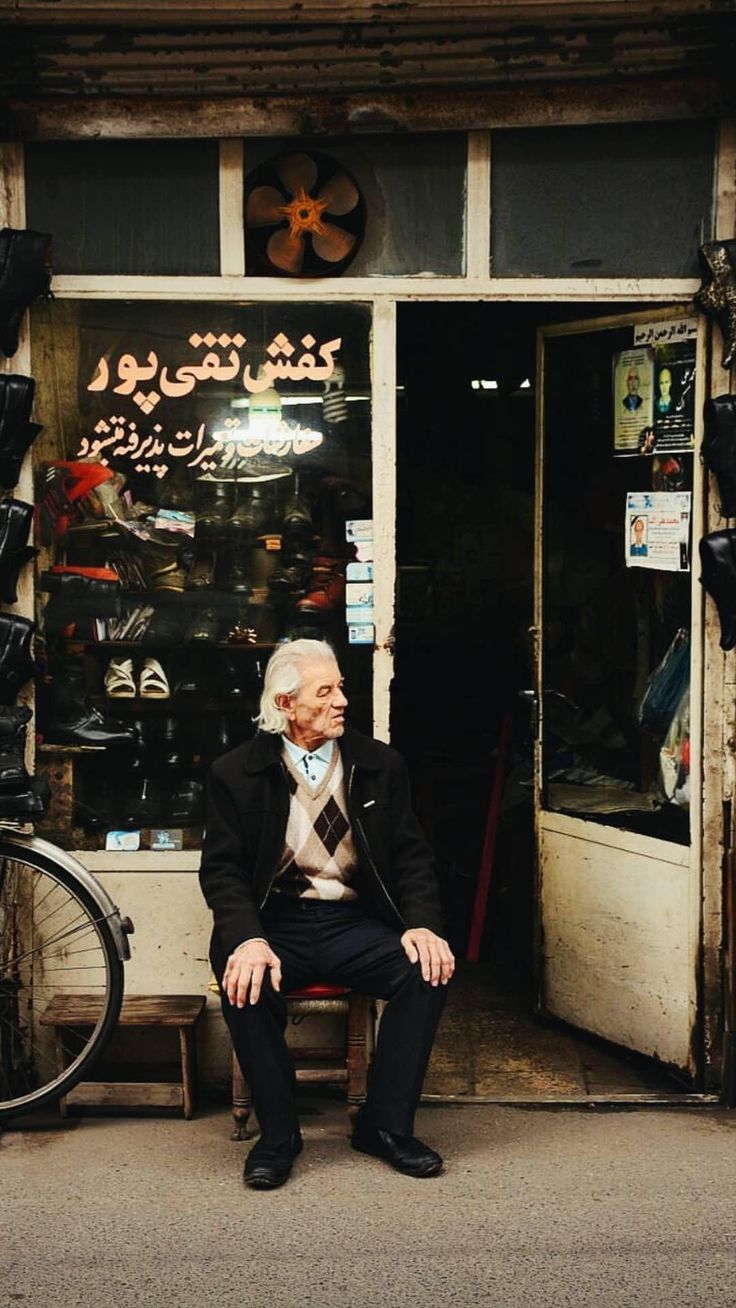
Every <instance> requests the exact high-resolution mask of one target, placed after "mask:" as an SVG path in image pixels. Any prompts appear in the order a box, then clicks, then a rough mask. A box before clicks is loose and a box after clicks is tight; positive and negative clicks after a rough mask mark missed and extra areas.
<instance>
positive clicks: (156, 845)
mask: <svg viewBox="0 0 736 1308" xmlns="http://www.w3.org/2000/svg"><path fill="white" fill-rule="evenodd" d="M183 844H184V832H183V831H182V830H181V828H180V827H176V828H172V827H166V829H164V828H159V829H157V830H155V831H152V832H151V849H156V850H159V849H181V848H182V847H183Z"/></svg>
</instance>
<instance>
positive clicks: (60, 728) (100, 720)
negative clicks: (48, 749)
mask: <svg viewBox="0 0 736 1308" xmlns="http://www.w3.org/2000/svg"><path fill="white" fill-rule="evenodd" d="M39 707H40V722H39V730H40V732H41V735H42V736H43V738H44V740H45V741H48V742H51V743H53V744H54V745H104V746H109V747H110V748H119V747H126V746H127V747H128V748H132V747H134V746H135V745H136V744H137V742H138V735H137V732H136V731H135V730H134V729H133V728H132V727H126V726H125V725H124V724H123V723H122V722H117V721H115V720H113V719H111V718H107V717H105V716H103V714H102V713H100V712H99V710H98V709H96V708H94V707H93V705H92V704H91V703H90V701H89V700H88V698H87V694H86V690H85V685H84V673H83V669H82V668H81V667H80V666H78V665H76V664H74V663H70V664H68V665H67V666H66V667H65V669H64V679H63V681H54V682H52V684H51V686H49V687H46V693H45V694H44V695H43V696H42V697H41V701H40V706H39Z"/></svg>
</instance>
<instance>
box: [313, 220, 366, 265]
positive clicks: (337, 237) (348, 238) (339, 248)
mask: <svg viewBox="0 0 736 1308" xmlns="http://www.w3.org/2000/svg"><path fill="white" fill-rule="evenodd" d="M322 227H323V231H322V233H321V234H318V233H317V232H315V233H314V234H313V236H312V244H313V245H314V253H315V254H318V255H319V257H320V259H325V260H326V261H327V263H339V262H340V260H341V259H347V257H348V255H349V254H350V251H351V250H352V248H353V246H354V245H355V239H356V238H355V236H354V235H353V233H352V232H344V231H343V230H342V227H336V226H335V224H334V223H326V222H323V223H322Z"/></svg>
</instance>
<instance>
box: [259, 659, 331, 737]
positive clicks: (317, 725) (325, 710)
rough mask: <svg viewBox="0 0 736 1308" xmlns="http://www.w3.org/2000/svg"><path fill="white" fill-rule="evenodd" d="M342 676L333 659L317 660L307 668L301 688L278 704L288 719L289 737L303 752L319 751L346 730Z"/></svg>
mask: <svg viewBox="0 0 736 1308" xmlns="http://www.w3.org/2000/svg"><path fill="white" fill-rule="evenodd" d="M342 687H343V677H342V673H341V672H340V669H339V667H338V666H337V663H336V661H335V660H334V659H315V660H314V661H311V662H309V663H306V664H305V665H304V670H303V673H302V684H301V689H300V690H299V691H298V692H297V694H296V695H280V696H279V697H278V700H277V703H278V705H279V708H282V709H283V710H284V712H285V714H286V716H287V718H288V720H289V731H288V734H289V736H290V737H291V739H292V740H293V741H295V742H296V744H297V745H301V746H302V748H303V749H317V748H318V746H319V745H321V744H322V743H323V742H324V741H325V740H336V739H337V737H338V736H341V735H342V734H343V731H344V730H345V707H346V705H347V702H348V701H347V699H346V698H345V695H344V694H343V689H342Z"/></svg>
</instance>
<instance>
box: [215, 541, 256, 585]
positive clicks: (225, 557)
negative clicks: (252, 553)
mask: <svg viewBox="0 0 736 1308" xmlns="http://www.w3.org/2000/svg"><path fill="white" fill-rule="evenodd" d="M215 585H216V587H217V589H218V590H223V591H228V592H229V593H230V594H234V595H241V596H243V595H250V592H251V582H250V576H249V569H248V554H244V553H243V552H242V551H241V550H240V549H238V548H236V547H234V546H233V545H231V544H228V545H227V546H226V547H225V549H223V550H221V551H220V553H219V554H218V556H217V572H216V574H215Z"/></svg>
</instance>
